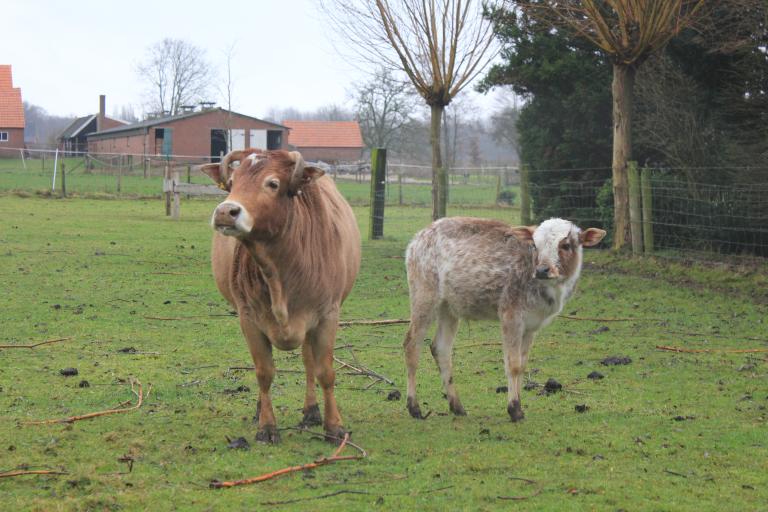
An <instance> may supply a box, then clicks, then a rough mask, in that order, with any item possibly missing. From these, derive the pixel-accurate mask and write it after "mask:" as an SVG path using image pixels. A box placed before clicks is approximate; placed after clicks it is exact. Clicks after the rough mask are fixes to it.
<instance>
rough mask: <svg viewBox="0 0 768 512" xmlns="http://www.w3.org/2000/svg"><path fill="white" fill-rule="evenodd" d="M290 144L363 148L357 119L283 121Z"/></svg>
mask: <svg viewBox="0 0 768 512" xmlns="http://www.w3.org/2000/svg"><path fill="white" fill-rule="evenodd" d="M282 124H283V125H285V126H287V127H288V128H290V129H291V131H290V132H289V133H288V144H290V145H292V146H295V147H297V148H362V147H363V146H364V144H363V137H362V135H361V134H360V125H358V124H357V121H283V122H282Z"/></svg>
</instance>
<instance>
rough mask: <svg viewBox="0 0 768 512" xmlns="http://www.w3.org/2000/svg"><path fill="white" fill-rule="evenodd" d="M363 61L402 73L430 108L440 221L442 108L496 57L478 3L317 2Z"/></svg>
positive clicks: (443, 195)
mask: <svg viewBox="0 0 768 512" xmlns="http://www.w3.org/2000/svg"><path fill="white" fill-rule="evenodd" d="M321 4H322V6H323V9H324V11H325V12H326V13H327V14H328V15H329V17H330V18H331V20H332V21H333V22H334V24H335V25H336V26H337V28H338V32H339V33H340V34H343V37H344V38H345V40H351V41H352V42H353V43H354V50H355V51H356V52H357V54H358V55H359V56H360V57H362V58H363V59H365V61H366V62H375V63H377V64H379V65H383V66H385V67H388V68H390V69H393V70H397V71H400V72H403V73H404V74H405V75H406V76H407V77H408V79H409V80H410V81H411V83H412V84H413V86H414V87H415V88H416V91H417V92H418V93H419V95H420V96H421V97H422V98H423V99H424V101H425V103H426V104H427V105H428V106H429V107H430V143H431V146H432V218H433V219H438V218H440V217H444V216H445V211H446V199H447V187H448V179H447V175H446V173H445V169H444V168H443V162H442V156H441V153H440V125H441V121H442V117H443V111H444V110H445V107H446V106H447V105H448V104H450V103H451V101H452V100H453V99H454V98H455V97H456V95H457V94H459V92H461V90H462V89H464V88H465V87H466V86H467V85H469V84H470V83H471V82H472V80H473V79H474V78H475V77H476V76H477V75H478V74H479V73H480V72H481V71H482V70H483V68H485V66H486V65H487V64H488V63H489V62H490V60H491V59H492V58H493V56H494V54H495V42H494V38H493V33H492V30H491V24H490V22H489V21H488V20H487V19H485V18H483V16H482V13H483V8H484V6H483V4H481V2H479V1H473V0H321Z"/></svg>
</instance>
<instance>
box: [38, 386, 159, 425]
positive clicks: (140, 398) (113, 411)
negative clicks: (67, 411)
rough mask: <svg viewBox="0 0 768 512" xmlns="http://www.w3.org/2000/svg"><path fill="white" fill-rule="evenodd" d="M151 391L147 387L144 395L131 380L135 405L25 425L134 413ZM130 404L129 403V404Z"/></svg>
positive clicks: (71, 421) (68, 421)
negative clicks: (135, 399) (135, 400)
mask: <svg viewBox="0 0 768 512" xmlns="http://www.w3.org/2000/svg"><path fill="white" fill-rule="evenodd" d="M135 386H138V388H139V390H138V392H137V391H136V389H135ZM151 391H152V384H150V385H149V389H147V394H146V395H145V394H144V392H143V390H142V387H141V382H140V381H138V380H133V379H131V392H132V393H133V394H134V395H136V398H137V399H138V400H137V402H136V405H134V406H132V407H128V408H125V409H124V408H121V406H122V405H123V404H124V403H125V402H123V404H120V405H118V407H117V408H115V409H107V410H106V411H98V412H91V413H88V414H82V415H79V416H70V417H69V418H57V419H51V420H39V421H27V422H26V424H27V425H50V424H53V423H74V422H75V421H80V420H89V419H91V418H97V417H99V416H106V415H108V414H120V413H124V412H130V411H135V410H136V409H138V408H139V407H141V405H142V404H143V403H144V400H146V399H147V398H148V397H149V393H150V392H151ZM129 403H130V402H129Z"/></svg>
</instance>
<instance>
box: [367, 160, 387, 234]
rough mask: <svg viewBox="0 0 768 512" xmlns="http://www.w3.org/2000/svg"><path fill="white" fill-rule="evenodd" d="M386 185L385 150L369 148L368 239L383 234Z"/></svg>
mask: <svg viewBox="0 0 768 512" xmlns="http://www.w3.org/2000/svg"><path fill="white" fill-rule="evenodd" d="M386 185H387V150H386V149H385V148H373V150H371V217H370V219H369V223H368V225H369V230H368V239H369V240H378V239H380V238H382V237H383V236H384V197H385V192H386V191H385V188H386Z"/></svg>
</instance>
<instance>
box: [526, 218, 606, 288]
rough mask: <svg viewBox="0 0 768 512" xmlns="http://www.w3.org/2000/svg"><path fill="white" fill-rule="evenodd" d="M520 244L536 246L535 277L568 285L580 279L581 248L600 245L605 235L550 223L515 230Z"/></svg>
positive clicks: (563, 222)
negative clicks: (571, 280)
mask: <svg viewBox="0 0 768 512" xmlns="http://www.w3.org/2000/svg"><path fill="white" fill-rule="evenodd" d="M512 233H513V234H514V235H515V237H517V238H518V239H520V240H523V241H527V242H529V243H532V244H534V245H535V246H536V266H535V269H536V270H535V277H536V278H537V279H553V280H555V281H554V282H559V281H565V280H567V279H570V278H572V277H574V276H578V273H579V271H580V269H581V257H582V256H581V254H582V247H592V246H593V245H597V244H598V243H600V240H602V239H603V237H604V236H605V231H603V230H602V229H597V228H589V229H585V230H584V231H582V230H581V229H579V228H578V227H577V226H576V225H575V224H574V223H573V222H570V221H567V220H564V219H549V220H547V221H544V222H542V223H541V224H539V225H538V226H523V227H519V228H513V229H512Z"/></svg>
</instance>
